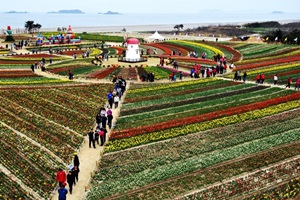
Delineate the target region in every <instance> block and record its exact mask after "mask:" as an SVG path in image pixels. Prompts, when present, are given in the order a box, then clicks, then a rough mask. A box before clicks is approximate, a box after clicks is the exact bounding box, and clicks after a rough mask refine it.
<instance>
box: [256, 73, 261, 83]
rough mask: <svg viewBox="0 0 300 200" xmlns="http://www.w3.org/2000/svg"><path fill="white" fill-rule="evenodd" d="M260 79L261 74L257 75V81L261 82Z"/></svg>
mask: <svg viewBox="0 0 300 200" xmlns="http://www.w3.org/2000/svg"><path fill="white" fill-rule="evenodd" d="M260 79H261V75H260V74H258V75H257V76H256V83H260Z"/></svg>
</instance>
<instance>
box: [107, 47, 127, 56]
mask: <svg viewBox="0 0 300 200" xmlns="http://www.w3.org/2000/svg"><path fill="white" fill-rule="evenodd" d="M110 48H112V49H115V50H117V55H122V53H123V51H124V48H122V47H110Z"/></svg>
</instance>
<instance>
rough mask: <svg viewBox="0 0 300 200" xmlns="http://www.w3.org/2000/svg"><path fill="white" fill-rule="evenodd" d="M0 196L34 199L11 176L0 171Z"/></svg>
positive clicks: (4, 197) (25, 199)
mask: <svg viewBox="0 0 300 200" xmlns="http://www.w3.org/2000/svg"><path fill="white" fill-rule="evenodd" d="M0 198H1V199H20V200H32V199H34V198H33V197H32V196H31V195H30V194H28V193H27V192H26V191H24V190H23V189H22V188H21V187H20V185H18V183H16V182H15V181H14V180H13V179H12V178H11V177H8V176H6V175H5V174H4V173H2V172H1V171H0Z"/></svg>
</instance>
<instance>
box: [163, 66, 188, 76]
mask: <svg viewBox="0 0 300 200" xmlns="http://www.w3.org/2000/svg"><path fill="white" fill-rule="evenodd" d="M159 68H162V69H166V70H168V71H170V72H174V73H176V74H179V72H180V71H181V70H178V69H174V68H171V67H166V66H159ZM181 72H182V71H181ZM182 74H183V76H189V75H190V74H189V73H187V72H182ZM177 78H179V76H177Z"/></svg>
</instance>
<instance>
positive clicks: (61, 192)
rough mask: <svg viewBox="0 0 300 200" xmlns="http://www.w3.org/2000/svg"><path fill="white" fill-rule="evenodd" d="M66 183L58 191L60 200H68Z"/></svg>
mask: <svg viewBox="0 0 300 200" xmlns="http://www.w3.org/2000/svg"><path fill="white" fill-rule="evenodd" d="M66 185H67V184H66V183H63V184H62V185H61V186H60V188H59V189H58V200H67V194H68V190H67V189H66V188H65V187H66Z"/></svg>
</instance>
